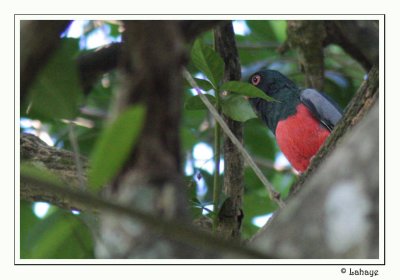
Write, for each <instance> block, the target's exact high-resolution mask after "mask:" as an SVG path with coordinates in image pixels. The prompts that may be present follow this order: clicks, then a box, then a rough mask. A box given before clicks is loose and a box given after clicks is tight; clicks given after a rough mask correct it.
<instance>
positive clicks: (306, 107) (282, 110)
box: [249, 70, 342, 172]
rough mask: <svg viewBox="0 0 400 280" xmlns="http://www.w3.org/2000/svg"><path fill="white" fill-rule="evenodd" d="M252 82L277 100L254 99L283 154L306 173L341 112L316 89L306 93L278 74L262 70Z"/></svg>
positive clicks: (252, 77) (254, 105) (295, 166)
mask: <svg viewBox="0 0 400 280" xmlns="http://www.w3.org/2000/svg"><path fill="white" fill-rule="evenodd" d="M249 82H250V83H251V84H253V85H254V86H256V87H258V88H259V89H261V90H263V91H264V92H265V93H266V94H268V95H269V96H271V97H273V98H274V99H276V100H277V102H267V101H265V100H263V99H261V98H250V102H251V104H252V105H253V107H254V109H255V111H256V112H257V114H258V116H259V117H260V118H261V119H262V120H263V121H264V122H265V123H266V125H267V126H268V127H269V129H270V130H271V131H272V132H273V133H274V135H275V137H276V141H277V143H278V146H279V148H280V149H281V151H282V153H283V154H284V155H285V156H286V158H287V159H288V160H289V162H290V163H291V164H292V166H293V167H294V168H295V169H296V170H297V171H299V172H304V171H305V170H306V169H307V167H308V165H309V163H310V160H311V159H312V157H313V156H314V155H315V154H316V153H317V152H318V150H319V148H320V146H321V145H322V144H323V143H324V141H325V139H326V138H327V137H328V136H329V134H330V133H331V131H332V129H333V127H334V126H335V125H336V123H337V122H338V121H339V120H340V118H341V117H342V112H341V109H340V108H339V106H338V105H337V104H335V103H334V102H333V101H332V100H330V98H328V97H327V96H326V95H324V94H321V93H319V92H318V91H316V90H314V89H304V90H302V89H300V88H298V87H297V86H296V84H295V83H294V82H292V81H291V80H289V79H288V78H287V77H285V76H284V75H282V74H281V73H279V72H278V71H274V70H260V71H258V72H256V73H254V74H253V75H251V76H250V78H249Z"/></svg>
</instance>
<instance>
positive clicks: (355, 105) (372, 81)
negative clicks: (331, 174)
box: [291, 67, 379, 193]
mask: <svg viewBox="0 0 400 280" xmlns="http://www.w3.org/2000/svg"><path fill="white" fill-rule="evenodd" d="M378 97H379V70H378V68H377V67H373V68H372V69H371V71H370V73H369V74H368V79H367V80H366V81H364V82H363V83H362V85H361V86H360V88H359V89H358V91H357V92H356V94H355V95H354V97H353V99H352V100H351V101H350V103H349V104H348V106H347V108H346V110H345V112H344V115H343V118H342V119H341V120H340V122H339V123H338V124H337V125H336V126H335V128H334V130H333V131H332V133H331V135H330V136H329V137H328V138H327V140H326V141H325V143H324V145H323V146H322V147H321V148H320V150H319V152H318V153H317V154H316V155H315V156H314V158H313V160H312V161H311V164H310V166H309V167H308V169H307V170H306V172H305V173H303V174H302V176H301V177H299V180H297V182H296V183H295V185H293V186H292V189H291V192H292V193H295V192H297V191H298V190H299V189H300V188H301V186H302V185H304V184H305V182H306V181H307V180H308V177H309V176H310V175H311V174H312V173H313V172H314V171H315V170H316V169H317V167H318V166H319V165H320V164H321V162H322V161H324V160H325V158H326V157H327V155H328V154H329V153H330V152H331V151H332V150H334V149H335V147H336V146H337V145H338V144H339V143H340V142H341V138H342V137H343V136H344V135H345V134H346V133H347V132H348V131H349V130H350V129H352V128H353V126H354V125H355V124H357V123H358V122H359V121H360V120H361V119H362V118H363V117H364V115H365V114H366V113H367V112H368V111H369V110H370V109H371V107H372V106H373V105H374V104H375V103H376V101H377V100H378Z"/></svg>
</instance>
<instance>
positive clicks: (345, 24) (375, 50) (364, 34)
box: [325, 20, 379, 71]
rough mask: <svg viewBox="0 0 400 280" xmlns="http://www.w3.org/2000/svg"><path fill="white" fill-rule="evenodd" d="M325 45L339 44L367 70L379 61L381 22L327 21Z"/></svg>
mask: <svg viewBox="0 0 400 280" xmlns="http://www.w3.org/2000/svg"><path fill="white" fill-rule="evenodd" d="M325 27H326V32H327V37H326V40H325V45H327V44H329V43H334V44H338V45H339V46H341V47H342V48H343V49H344V50H345V51H346V52H347V53H348V54H350V55H351V56H352V57H353V58H354V59H355V60H357V61H358V62H359V63H360V64H361V65H362V66H363V67H364V69H365V70H366V71H370V70H371V68H372V66H373V65H378V63H379V22H378V21H373V20H334V21H325Z"/></svg>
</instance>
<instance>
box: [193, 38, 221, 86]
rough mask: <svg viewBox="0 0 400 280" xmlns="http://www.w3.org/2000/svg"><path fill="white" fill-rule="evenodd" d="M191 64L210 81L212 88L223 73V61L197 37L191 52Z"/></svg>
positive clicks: (216, 84)
mask: <svg viewBox="0 0 400 280" xmlns="http://www.w3.org/2000/svg"><path fill="white" fill-rule="evenodd" d="M191 58H192V62H193V65H194V66H195V67H196V68H197V69H199V70H200V71H201V72H203V73H204V75H205V76H206V77H207V78H208V79H209V80H210V81H211V84H212V85H213V87H214V89H215V88H217V87H218V83H219V81H221V80H222V77H223V75H224V67H225V66H224V61H223V60H222V58H221V57H220V56H219V54H218V53H217V52H215V51H214V50H213V49H212V48H210V47H208V46H205V45H203V44H202V42H201V40H200V39H198V40H196V41H195V42H194V44H193V47H192V52H191Z"/></svg>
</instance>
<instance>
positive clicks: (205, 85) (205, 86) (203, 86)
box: [194, 78, 214, 91]
mask: <svg viewBox="0 0 400 280" xmlns="http://www.w3.org/2000/svg"><path fill="white" fill-rule="evenodd" d="M194 80H195V81H196V83H197V85H198V86H199V87H200V88H201V89H202V90H204V91H209V90H212V89H213V88H214V87H213V85H212V84H211V83H210V82H209V81H207V80H203V79H198V78H194Z"/></svg>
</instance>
